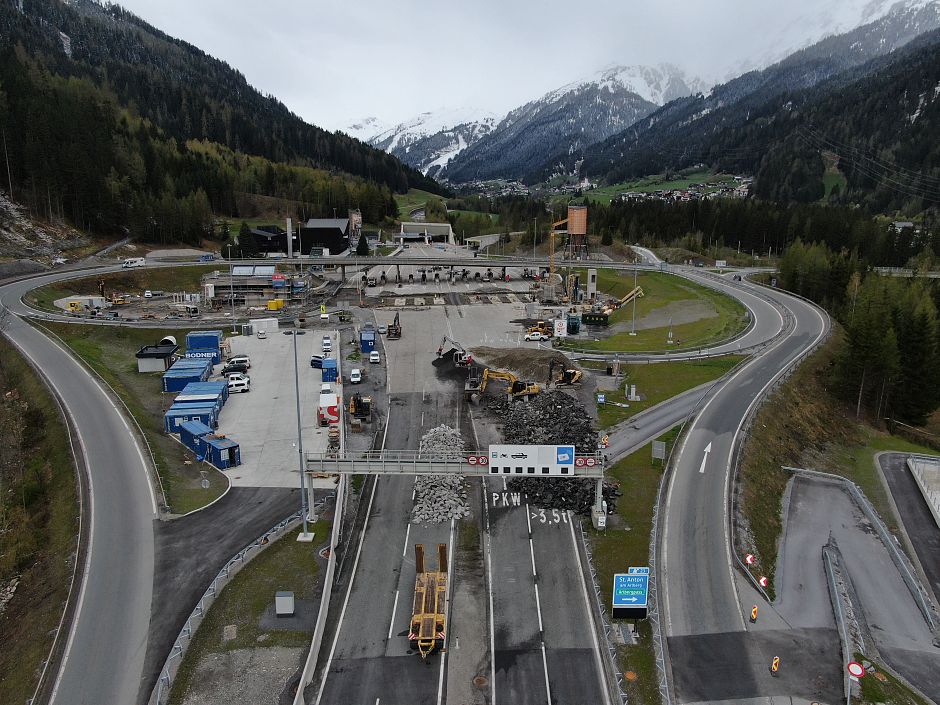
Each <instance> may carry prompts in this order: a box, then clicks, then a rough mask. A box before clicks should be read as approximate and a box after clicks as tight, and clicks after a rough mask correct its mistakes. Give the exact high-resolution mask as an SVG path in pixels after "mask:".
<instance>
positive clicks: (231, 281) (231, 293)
mask: <svg viewBox="0 0 940 705" xmlns="http://www.w3.org/2000/svg"><path fill="white" fill-rule="evenodd" d="M234 271H235V270H234V267H233V266H232V243H228V299H229V302H230V303H231V304H232V335H234V334H235V275H234Z"/></svg>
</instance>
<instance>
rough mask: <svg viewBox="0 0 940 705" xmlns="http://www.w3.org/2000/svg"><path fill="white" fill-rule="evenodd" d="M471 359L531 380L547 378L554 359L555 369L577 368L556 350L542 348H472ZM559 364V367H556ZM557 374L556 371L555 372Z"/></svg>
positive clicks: (542, 380) (577, 367) (539, 380)
mask: <svg viewBox="0 0 940 705" xmlns="http://www.w3.org/2000/svg"><path fill="white" fill-rule="evenodd" d="M470 352H472V353H473V359H474V361H475V362H478V363H479V364H481V365H486V366H487V367H494V368H497V369H501V370H508V371H509V372H512V373H513V374H515V375H517V376H518V377H520V378H521V379H526V380H530V381H532V382H539V383H542V382H545V381H546V380H547V379H548V367H549V365H550V364H551V362H552V360H554V361H555V364H556V370H557V369H566V370H578V369H581V368H580V367H579V366H578V365H577V364H575V363H574V362H572V361H571V360H569V359H568V358H567V357H566V356H565V355H564V354H562V353H561V352H559V351H557V350H546V349H544V348H534V347H532V348H487V347H483V348H473V349H472V350H471V351H470ZM558 365H561V367H558ZM556 374H557V372H556Z"/></svg>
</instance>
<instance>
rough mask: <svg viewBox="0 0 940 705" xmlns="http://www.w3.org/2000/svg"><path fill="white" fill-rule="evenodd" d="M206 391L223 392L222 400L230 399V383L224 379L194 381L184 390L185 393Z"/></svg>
mask: <svg viewBox="0 0 940 705" xmlns="http://www.w3.org/2000/svg"><path fill="white" fill-rule="evenodd" d="M206 392H221V393H222V400H223V401H228V383H227V382H225V381H224V380H216V381H213V382H193V383H192V385H189V386H187V387H186V388H185V389H184V390H183V394H203V393H206Z"/></svg>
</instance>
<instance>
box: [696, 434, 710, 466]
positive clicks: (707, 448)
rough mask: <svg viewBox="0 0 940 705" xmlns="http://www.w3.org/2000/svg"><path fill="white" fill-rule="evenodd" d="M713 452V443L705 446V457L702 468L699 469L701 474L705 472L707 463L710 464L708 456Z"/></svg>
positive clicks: (703, 457)
mask: <svg viewBox="0 0 940 705" xmlns="http://www.w3.org/2000/svg"><path fill="white" fill-rule="evenodd" d="M711 452H712V442H711V441H709V442H708V445H707V446H705V455H703V456H702V467H700V468H699V469H698V471H699V472H700V473H704V472H705V463H706V462H708V454H709V453H711Z"/></svg>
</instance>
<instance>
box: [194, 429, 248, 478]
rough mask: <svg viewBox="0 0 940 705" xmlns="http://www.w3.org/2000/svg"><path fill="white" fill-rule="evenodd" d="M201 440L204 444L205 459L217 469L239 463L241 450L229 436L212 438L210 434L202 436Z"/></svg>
mask: <svg viewBox="0 0 940 705" xmlns="http://www.w3.org/2000/svg"><path fill="white" fill-rule="evenodd" d="M203 441H204V442H205V444H206V445H205V448H206V460H208V461H209V462H210V463H212V464H213V465H214V466H215V467H217V468H218V469H219V470H225V469H226V468H234V467H235V466H236V465H241V462H242V458H241V450H240V448H239V446H238V443H236V442H235V441H233V440H231V439H230V438H213V437H212V436H204V437H203Z"/></svg>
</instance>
